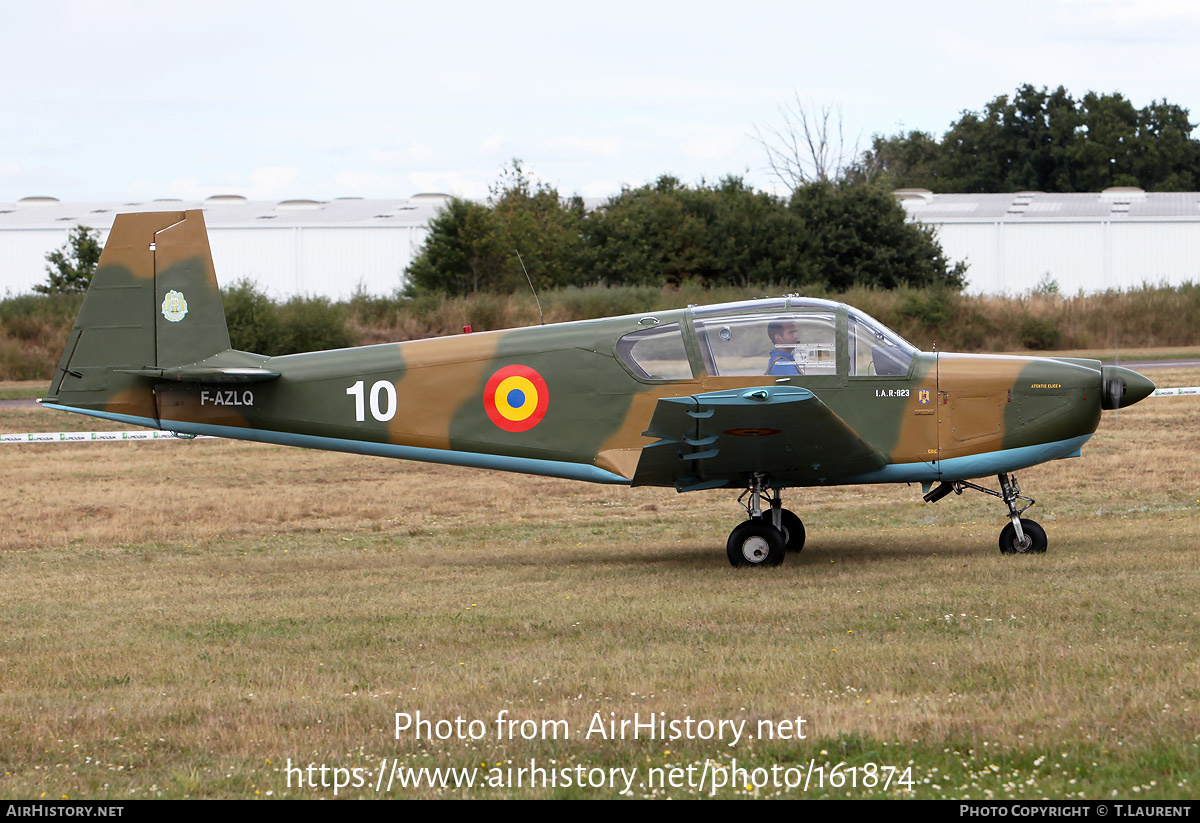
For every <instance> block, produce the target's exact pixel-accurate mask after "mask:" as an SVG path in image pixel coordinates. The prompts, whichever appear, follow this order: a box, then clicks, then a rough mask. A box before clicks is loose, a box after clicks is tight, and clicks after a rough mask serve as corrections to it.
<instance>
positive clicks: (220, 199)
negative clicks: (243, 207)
mask: <svg viewBox="0 0 1200 823" xmlns="http://www.w3.org/2000/svg"><path fill="white" fill-rule="evenodd" d="M204 202H205V203H207V204H208V205H210V206H229V205H233V204H234V203H245V202H246V198H245V197H242V196H241V195H240V194H214V195H213V196H212V197H209V198H207V199H205V201H204Z"/></svg>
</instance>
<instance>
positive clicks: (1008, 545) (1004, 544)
mask: <svg viewBox="0 0 1200 823" xmlns="http://www.w3.org/2000/svg"><path fill="white" fill-rule="evenodd" d="M1021 529H1022V530H1023V531H1024V532H1025V536H1026V537H1027V538H1029V541H1030V542H1029V545H1028V546H1025V547H1024V548H1022V547H1021V545H1020V544H1019V543H1017V530H1016V529H1014V528H1013V524H1012V523H1009V524H1008V525H1007V526H1005V527H1004V530H1003V531H1001V532H1000V553H1001V554H1045V553H1046V530H1045V529H1043V528H1042V527H1041V526H1040V525H1038V523H1037V521H1034V520H1026V519H1025V518H1021Z"/></svg>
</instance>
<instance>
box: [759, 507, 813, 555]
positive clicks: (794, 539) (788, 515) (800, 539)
mask: <svg viewBox="0 0 1200 823" xmlns="http://www.w3.org/2000/svg"><path fill="white" fill-rule="evenodd" d="M763 517H764V518H765V517H767V515H766V514H764V515H763ZM779 522H780V524H781V525H782V526H783V545H784V547H785V548H786V549H787V551H788V552H789V553H791V554H794V553H795V552H798V551H801V550H803V549H804V538H805V534H804V521H802V520H801V519H800V517H799V516H798V515H797V514H796V513H795V512H793V511H790V510H788V509H783V510H781V513H780V518H779Z"/></svg>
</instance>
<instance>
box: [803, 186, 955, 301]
mask: <svg viewBox="0 0 1200 823" xmlns="http://www.w3.org/2000/svg"><path fill="white" fill-rule="evenodd" d="M788 208H789V210H790V211H791V212H792V213H793V214H794V215H795V216H796V218H797V219H798V220H799V221H800V223H801V225H802V230H803V234H804V249H803V252H802V253H803V255H804V258H805V260H806V261H807V262H808V264H809V265H812V266H814V267H815V268H816V271H817V273H818V275H819V277H820V278H821V280H823V281H824V283H825V285H826V286H827V287H828V288H830V289H832V290H834V291H843V290H845V289H848V288H850V287H851V286H875V287H878V288H883V289H894V288H896V287H897V286H945V287H949V288H952V289H961V288H962V286H963V276H964V275H965V274H966V266H965V265H964V264H963V263H956V264H954V265H953V266H951V265H950V264H949V262H948V261H947V260H946V256H945V254H944V253H943V252H942V248H941V246H939V245H938V243H937V240H936V238H935V237H934V235H933V231H932V229H930V228H928V227H923V226H918V225H916V224H913V223H908V222H906V221H905V215H904V209H903V208H902V207H901V206H900V204H899V203H897V202H896V199H895V198H894V197H893V196H892V195H891V192H889V191H887V190H886V189H884V188H882V187H879V186H846V185H843V186H834V185H831V184H828V183H826V184H821V183H817V184H813V185H809V186H804V187H802V188H799V189H797V190H796V191H795V192H794V193H793V194H792V199H791V201H790V202H789V203H788Z"/></svg>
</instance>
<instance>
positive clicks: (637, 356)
mask: <svg viewBox="0 0 1200 823" xmlns="http://www.w3.org/2000/svg"><path fill="white" fill-rule="evenodd" d="M1153 390H1154V385H1153V384H1152V383H1151V382H1150V381H1149V380H1147V379H1146V378H1145V377H1143V376H1142V375H1140V374H1137V373H1136V372H1133V371H1130V370H1128V369H1123V368H1116V367H1112V366H1101V364H1100V362H1099V361H1096V360H1078V359H1068V358H1036V357H1000V356H990V355H967V354H945V353H940V352H939V353H928V352H921V351H918V350H917V349H915V348H914V347H913V346H912V345H910V344H909V343H907V342H905V341H904V340H903V339H902V338H900V337H899V336H898V335H896V334H895V333H893V332H891V331H890V330H888V329H887V328H886V327H884V326H883V325H882V324H881V323H879V322H877V321H875V320H873V319H872V318H870V317H868V316H867V315H866V314H864V313H862V312H860V311H858V310H857V309H854V308H852V307H850V306H846V305H844V304H841V303H834V302H829V301H825V300H812V299H805V298H801V297H795V296H789V297H782V298H774V299H764V300H751V301H746V302H740V303H728V304H724V305H717V306H705V307H691V308H686V309H678V310H674V311H662V312H646V313H644V314H637V315H630V316H627V317H613V318H606V319H602V320H586V321H579V322H572V323H560V324H555V325H548V326H534V327H529V328H521V329H513V330H509V331H495V332H482V333H476V334H463V335H460V336H452V337H443V338H436V339H430V340H414V341H409V342H404V343H393V344H384V345H375V346H365V347H362V348H354V349H341V350H337V351H322V352H312V353H308V354H293V355H286V356H282V357H267V356H264V355H260V354H251V353H248V352H241V351H235V350H233V349H231V348H230V342H229V333H228V331H227V328H226V324H225V316H224V313H223V310H222V307H221V296H220V292H219V291H218V288H217V280H216V276H215V274H214V271H213V265H212V258H211V255H210V253H209V246H208V237H207V233H206V231H205V228H204V218H203V214H202V212H200V211H188V212H153V213H148V214H126V215H121V216H119V217H117V219H116V222H115V223H114V224H113V230H112V233H111V235H110V237H109V240H108V243H107V244H106V246H105V248H104V253H103V256H102V257H101V259H100V265H99V269H98V271H97V272H96V275H95V277H94V279H93V281H92V285H91V287H90V288H89V290H88V292H87V295H86V297H85V299H84V302H83V307H82V309H81V310H80V313H79V319H78V320H77V322H76V324H75V328H74V330H73V331H72V333H71V337H70V339H69V341H68V343H67V347H66V351H65V352H64V353H63V356H62V360H61V362H60V364H59V367H58V371H57V373H56V374H55V376H54V380H53V383H52V384H51V387H50V392H49V395H48V396H47V397H46V398H45V399H44V404H45V405H46V406H48V407H50V408H55V409H62V410H65V411H73V412H80V413H83V414H89V415H94V416H96V417H102V418H106V419H109V420H116V421H121V422H125V423H132V424H135V425H139V426H147V427H152V428H157V429H163V430H168V431H174V432H178V433H181V434H184V435H200V434H208V435H217V436H220V437H230V438H238V439H243V440H255V441H260V442H265V443H277V444H282V445H288V446H302V447H306V448H318V449H331V450H334V451H345V452H353V453H357V454H365V455H379V456H383V457H398V458H403V459H408V460H424V461H431V462H435V463H449V464H455V465H460V466H473V467H477V468H484V469H500V470H504V471H514V472H525V473H529V474H538V475H546V476H550V477H564V478H571V479H575V480H587V481H590V482H593V483H614V484H620V485H626V486H673V487H674V488H675V489H676V490H678V491H680V492H686V491H696V490H700V489H734V490H741V496H740V497H739V498H738V502H739V503H740V504H741V505H742V507H743V508H744V509H745V511H746V515H747V519H746V520H745V521H743V522H742V523H740V524H739V525H738V526H737V527H736V528H735V529H734V530H733V532H732V534H730V536H729V539H728V541H727V553H728V557H729V561H730V563H732V564H733V565H734V566H773V565H777V564H779V563H780V562H782V560H783V558H784V556H785V553H786V552H788V551H799V550H800V549H801V548H802V547H803V546H804V540H805V532H804V525H803V523H802V522H801V520H800V518H799V517H798V516H796V515H795V514H794V513H793V512H791V511H789V510H788V509H785V508H783V491H784V489H787V488H792V487H799V486H833V485H841V484H849V483H913V482H915V483H920V484H922V486H923V488H924V491H925V499H926V500H928V501H930V502H932V501H936V500H939V499H940V498H942V497H944V496H946V495H947V494H948V493H950V492H951V491H955V492H958V493H960V494H961V493H962V492H963V491H964V490H966V489H973V490H978V491H981V492H985V493H987V494H990V495H994V496H996V497H998V498H1000V500H1001V501H1003V503H1004V505H1005V507H1006V508H1007V515H1008V524H1007V525H1006V526H1004V529H1003V531H1002V532H1001V533H1000V550H1001V551H1002V552H1005V553H1026V552H1044V551H1045V550H1046V533H1045V531H1044V530H1043V529H1042V527H1041V526H1039V525H1038V524H1037V523H1035V522H1034V521H1033V520H1029V519H1024V518H1022V517H1021V515H1022V513H1023V512H1024V511H1025V510H1026V509H1027V508H1028V507H1029V506H1030V505H1032V503H1033V501H1032V500H1031V499H1030V498H1028V497H1025V496H1023V495H1022V494H1021V490H1020V487H1019V486H1018V484H1017V481H1016V478H1015V477H1013V474H1012V473H1013V472H1015V471H1018V470H1021V469H1024V468H1027V467H1029V466H1033V465H1036V464H1038V463H1042V462H1045V461H1048V460H1056V459H1059V458H1064V457H1075V456H1078V455H1079V454H1080V447H1081V446H1083V444H1084V443H1085V442H1086V441H1087V440H1088V438H1089V437H1091V435H1092V433H1093V432H1095V430H1096V427H1097V425H1098V424H1099V422H1100V411H1101V409H1116V408H1119V407H1124V406H1128V405H1130V404H1132V403H1135V402H1137V401H1138V400H1141V399H1142V398H1144V397H1146V396H1147V395H1148V394H1150V393H1151V392H1152V391H1153ZM990 475H995V476H997V477H998V479H999V491H995V490H992V489H988V488H985V487H983V486H979V485H977V484H975V483H973V482H970V481H971V479H973V478H980V477H984V476H990Z"/></svg>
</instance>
